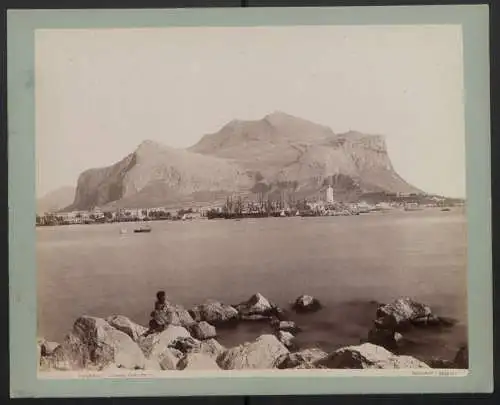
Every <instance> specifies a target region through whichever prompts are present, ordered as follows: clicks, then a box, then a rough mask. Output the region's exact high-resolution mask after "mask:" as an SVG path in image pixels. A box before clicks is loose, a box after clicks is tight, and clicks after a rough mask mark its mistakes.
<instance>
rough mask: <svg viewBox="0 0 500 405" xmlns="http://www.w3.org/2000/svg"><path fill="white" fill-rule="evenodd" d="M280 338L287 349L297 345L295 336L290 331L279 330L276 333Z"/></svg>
mask: <svg viewBox="0 0 500 405" xmlns="http://www.w3.org/2000/svg"><path fill="white" fill-rule="evenodd" d="M276 337H277V338H278V340H279V341H280V342H281V343H283V344H284V345H285V347H286V348H287V349H293V348H294V347H295V336H293V335H292V334H291V333H290V332H285V331H282V330H280V331H278V333H277V334H276Z"/></svg>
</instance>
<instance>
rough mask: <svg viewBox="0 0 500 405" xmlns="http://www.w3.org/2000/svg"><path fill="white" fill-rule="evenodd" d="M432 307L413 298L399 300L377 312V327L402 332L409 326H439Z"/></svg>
mask: <svg viewBox="0 0 500 405" xmlns="http://www.w3.org/2000/svg"><path fill="white" fill-rule="evenodd" d="M439 323H440V320H439V318H438V317H437V316H435V315H434V314H433V313H432V311H431V309H430V307H428V306H427V305H424V304H421V303H419V302H416V301H414V300H412V299H411V298H398V299H397V300H395V301H394V302H392V303H390V304H387V305H382V306H380V307H379V308H378V310H377V319H376V321H375V324H376V327H377V328H379V329H389V330H394V331H401V330H404V329H406V328H407V327H408V326H411V325H417V326H426V325H436V324H439Z"/></svg>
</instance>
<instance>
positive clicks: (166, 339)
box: [137, 325, 191, 364]
mask: <svg viewBox="0 0 500 405" xmlns="http://www.w3.org/2000/svg"><path fill="white" fill-rule="evenodd" d="M188 337H189V338H190V337H191V335H190V334H189V332H188V331H187V329H186V328H184V327H182V326H175V325H170V326H168V327H167V328H166V329H165V330H164V331H163V332H160V333H153V334H151V335H148V336H145V337H141V338H139V341H138V342H137V343H138V345H139V347H140V348H141V350H142V352H143V353H144V355H145V356H146V358H147V359H150V360H155V361H157V362H158V363H159V364H161V363H162V361H163V358H164V356H169V355H170V353H165V352H166V351H167V350H168V349H170V348H169V346H170V345H171V344H172V343H173V342H174V341H176V340H177V339H179V338H188Z"/></svg>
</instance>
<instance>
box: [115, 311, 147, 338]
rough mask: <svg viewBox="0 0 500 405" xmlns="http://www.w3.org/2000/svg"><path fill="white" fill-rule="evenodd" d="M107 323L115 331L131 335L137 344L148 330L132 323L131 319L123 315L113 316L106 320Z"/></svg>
mask: <svg viewBox="0 0 500 405" xmlns="http://www.w3.org/2000/svg"><path fill="white" fill-rule="evenodd" d="M106 321H107V322H108V323H109V324H110V325H111V326H112V327H113V328H115V329H118V330H119V331H122V332H123V333H126V334H127V335H129V336H130V337H131V338H132V340H133V341H134V342H137V341H138V340H139V338H140V337H141V336H143V335H144V334H145V333H146V331H147V330H148V328H146V327H144V326H142V325H139V324H137V323H135V322H132V321H131V320H130V319H129V318H127V317H126V316H123V315H113V316H110V317H108V318H106Z"/></svg>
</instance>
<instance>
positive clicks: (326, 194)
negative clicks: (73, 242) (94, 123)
mask: <svg viewBox="0 0 500 405" xmlns="http://www.w3.org/2000/svg"><path fill="white" fill-rule="evenodd" d="M365 197H366V198H363V199H360V201H358V202H350V203H346V202H339V201H335V199H334V190H333V188H332V187H331V186H330V185H329V186H328V187H327V188H326V189H324V190H323V198H315V199H311V200H307V199H304V200H300V201H297V202H293V203H292V202H286V201H284V199H283V198H280V199H278V200H271V199H268V200H266V201H264V199H263V198H258V201H255V200H251V199H243V198H242V197H236V198H232V197H228V198H227V200H226V202H225V203H223V204H214V205H209V206H204V207H196V208H194V207H183V208H179V209H169V208H166V207H156V208H119V209H108V210H107V209H101V208H99V207H94V208H93V209H91V210H87V211H85V210H79V211H71V212H61V211H59V212H48V213H44V214H43V215H36V225H37V226H53V225H75V224H93V223H112V222H134V221H155V220H186V219H196V218H208V219H211V218H237V217H245V216H252V217H266V216H281V217H283V216H296V215H300V216H335V215H357V214H360V213H368V212H372V211H381V210H391V209H398V208H399V209H405V210H407V211H413V210H417V209H421V208H424V207H450V206H457V205H463V204H464V202H463V200H459V199H448V198H445V197H440V196H434V195H427V194H403V193H372V194H371V195H370V194H367V195H365ZM376 200H382V201H378V202H377V201H376Z"/></svg>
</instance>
